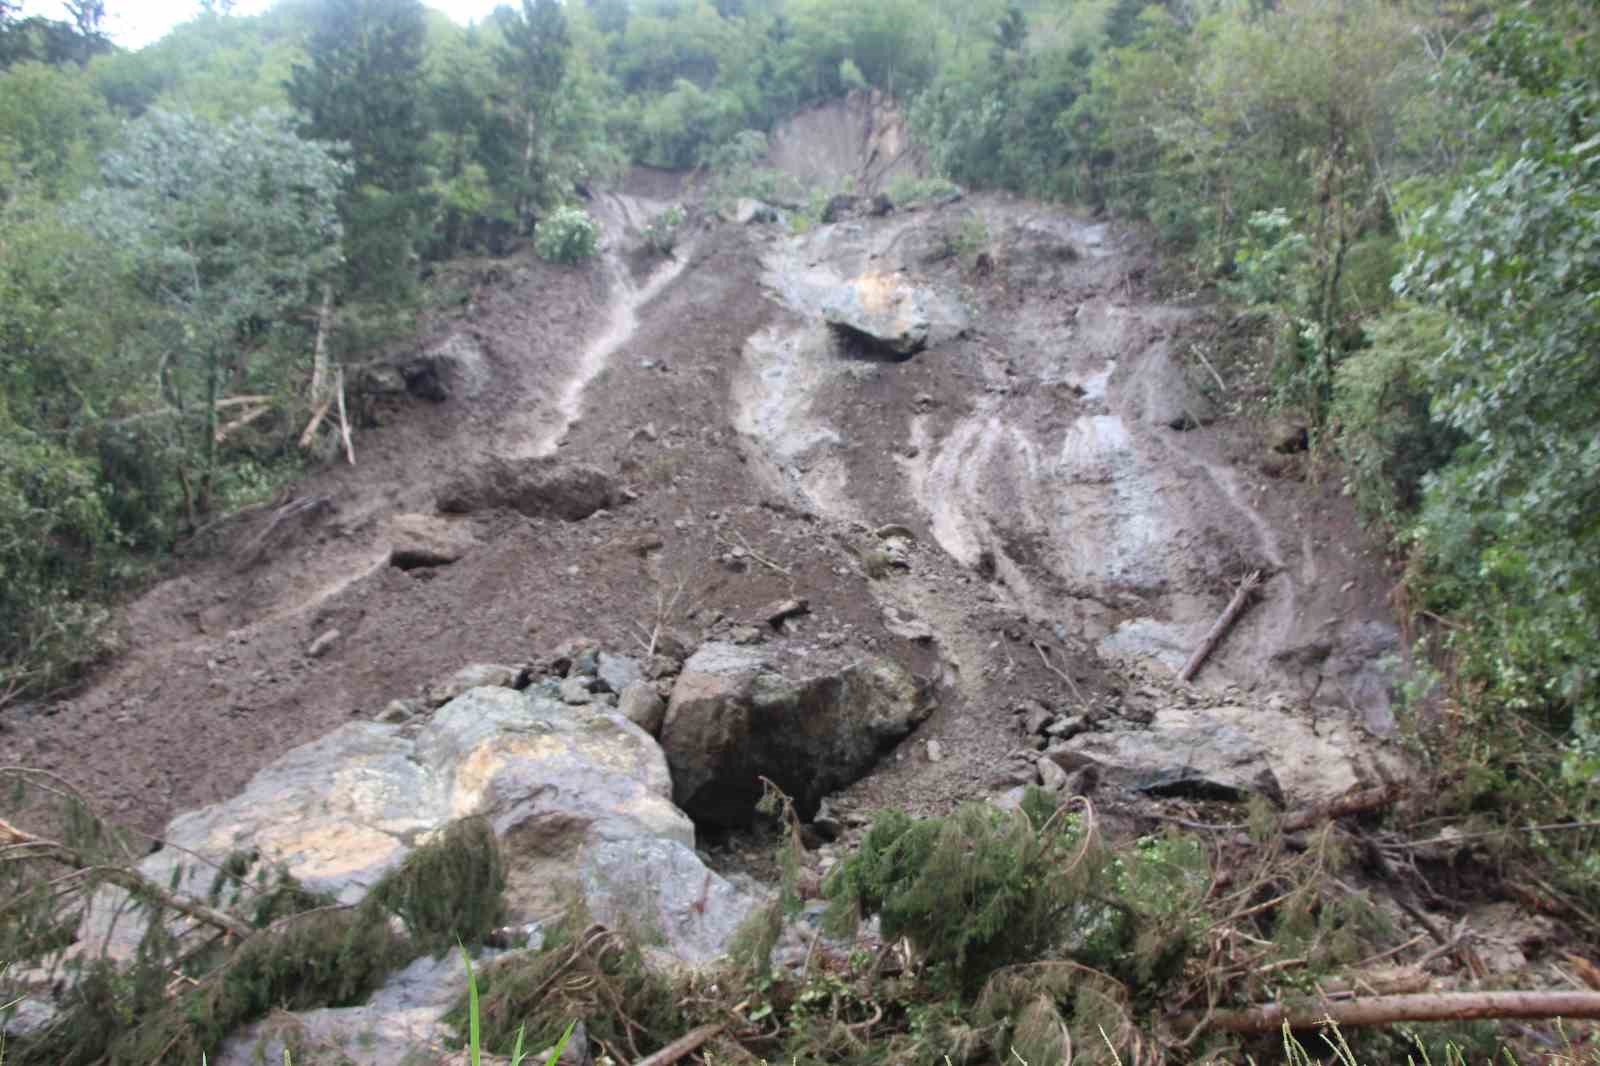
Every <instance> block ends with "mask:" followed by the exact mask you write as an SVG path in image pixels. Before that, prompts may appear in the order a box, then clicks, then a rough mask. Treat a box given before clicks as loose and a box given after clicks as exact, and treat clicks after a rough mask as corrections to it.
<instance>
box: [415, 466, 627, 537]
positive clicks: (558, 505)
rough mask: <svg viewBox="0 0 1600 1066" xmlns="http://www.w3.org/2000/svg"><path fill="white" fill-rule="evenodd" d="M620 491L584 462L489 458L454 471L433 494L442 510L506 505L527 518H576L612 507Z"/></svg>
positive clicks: (467, 511) (466, 511)
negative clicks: (451, 480) (455, 473)
mask: <svg viewBox="0 0 1600 1066" xmlns="http://www.w3.org/2000/svg"><path fill="white" fill-rule="evenodd" d="M620 501H621V494H620V492H619V491H618V489H617V485H616V483H615V481H614V480H613V479H612V477H611V475H609V474H607V473H606V472H605V471H603V470H601V469H600V468H599V467H596V466H590V465H588V464H586V463H567V462H562V461H560V460H557V459H504V458H499V457H494V458H490V459H486V460H483V461H482V462H480V463H478V464H477V465H476V466H474V467H472V468H470V469H468V470H466V471H465V472H463V473H461V474H459V475H457V477H456V478H455V480H454V481H453V482H452V483H450V484H448V485H447V486H446V487H445V488H444V489H443V491H441V492H440V493H439V498H438V501H437V506H438V508H439V510H440V512H442V513H444V514H471V513H472V512H474V511H484V510H491V509H494V508H500V507H503V508H508V509H510V510H513V511H516V512H518V513H520V514H524V515H527V516H528V517H529V518H556V519H560V520H562V521H565V522H581V521H582V520H583V519H585V518H588V517H589V516H590V515H592V514H594V513H595V512H596V511H599V510H602V509H604V508H608V507H613V506H616V505H617V504H618V503H619V502H620Z"/></svg>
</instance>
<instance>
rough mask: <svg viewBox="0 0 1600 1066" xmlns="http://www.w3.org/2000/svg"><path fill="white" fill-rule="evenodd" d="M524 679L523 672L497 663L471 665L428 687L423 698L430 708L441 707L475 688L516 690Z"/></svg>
mask: <svg viewBox="0 0 1600 1066" xmlns="http://www.w3.org/2000/svg"><path fill="white" fill-rule="evenodd" d="M525 677H526V674H525V672H524V671H523V670H521V669H519V668H518V667H515V666H502V665H500V664H499V663H473V664H472V665H471V666H463V667H462V668H461V669H459V670H457V671H456V672H455V673H453V674H451V675H450V676H449V677H447V678H445V679H444V680H443V681H436V682H434V683H433V684H431V685H429V686H428V687H427V689H426V691H424V693H423V696H424V697H425V698H426V699H427V701H428V706H430V707H441V706H443V705H444V704H446V703H449V702H450V701H451V700H453V699H455V698H456V697H457V696H460V695H464V694H465V693H468V692H471V691H472V690H473V689H475V688H516V687H518V683H519V682H521V681H522V680H523V679H524V678H525Z"/></svg>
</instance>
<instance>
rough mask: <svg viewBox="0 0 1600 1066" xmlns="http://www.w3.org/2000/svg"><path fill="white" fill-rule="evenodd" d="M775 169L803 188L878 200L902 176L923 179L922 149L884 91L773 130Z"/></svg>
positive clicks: (806, 114) (858, 96)
mask: <svg viewBox="0 0 1600 1066" xmlns="http://www.w3.org/2000/svg"><path fill="white" fill-rule="evenodd" d="M770 162H771V164H772V166H774V167H776V168H777V169H779V170H782V171H784V172H785V173H788V174H792V175H793V176H794V177H795V178H797V179H798V180H799V181H800V183H801V184H802V185H805V186H808V187H821V188H826V189H839V190H844V191H849V192H855V193H859V194H862V195H866V196H872V195H875V194H877V193H880V192H883V191H884V189H885V188H887V187H888V184H889V183H890V182H891V181H893V180H894V179H895V178H898V177H912V178H915V177H921V176H922V174H923V173H924V172H925V170H926V166H927V164H926V160H925V157H924V154H923V152H922V149H921V148H920V147H919V146H918V145H917V144H916V143H915V142H913V141H912V139H911V134H910V132H909V131H908V130H907V129H906V122H905V117H904V116H903V115H901V113H900V111H899V110H898V109H897V108H895V106H894V105H893V102H892V101H891V100H890V99H889V98H888V97H886V96H885V95H884V94H883V93H882V92H880V91H879V90H876V89H874V90H871V91H870V92H869V91H864V90H863V91H857V92H853V93H851V94H850V95H849V96H847V97H845V98H844V99H842V100H835V101H834V102H832V103H830V104H824V105H823V106H821V107H815V108H812V109H810V110H808V111H803V112H801V113H800V114H798V115H796V116H795V117H793V118H791V119H790V120H788V121H787V122H785V123H783V124H782V125H781V126H779V127H778V128H777V129H776V130H775V131H773V134H772V137H771V155H770Z"/></svg>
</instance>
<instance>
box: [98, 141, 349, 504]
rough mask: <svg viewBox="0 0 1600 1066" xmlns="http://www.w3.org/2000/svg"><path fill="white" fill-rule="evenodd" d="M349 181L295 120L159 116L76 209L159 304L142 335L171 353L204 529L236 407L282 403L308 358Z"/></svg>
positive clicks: (180, 429)
mask: <svg viewBox="0 0 1600 1066" xmlns="http://www.w3.org/2000/svg"><path fill="white" fill-rule="evenodd" d="M343 173H344V171H343V169H342V168H341V166H340V165H339V164H338V163H336V162H335V161H334V160H333V158H332V157H331V156H330V154H329V153H328V151H327V150H326V149H325V148H324V147H323V146H321V145H319V144H316V143H315V142H311V141H304V140H301V139H300V138H299V137H298V136H296V135H295V133H294V131H293V129H292V127H291V126H290V124H289V122H288V120H287V119H286V118H285V117H284V116H282V115H274V114H272V113H270V112H262V113H260V114H258V115H256V116H254V117H252V118H249V119H236V120H234V121H233V122H230V123H228V124H227V125H226V126H221V127H217V126H213V125H211V124H209V123H207V122H204V121H203V120H200V119H196V118H194V117H192V116H185V115H173V114H168V113H166V112H160V111H156V112H151V113H150V114H149V115H147V116H146V117H145V118H143V119H141V120H139V121H138V122H136V123H134V124H132V125H131V126H130V127H129V128H128V130H127V132H126V134H125V136H124V139H123V142H122V144H121V145H120V146H119V147H118V148H117V149H116V150H115V151H113V152H111V153H109V154H108V155H107V157H106V159H105V163H104V178H105V184H104V186H103V187H101V188H97V189H93V190H90V192H89V193H88V194H86V196H85V198H84V199H83V201H82V203H81V204H80V205H79V206H78V208H77V209H76V211H77V215H78V217H79V218H80V219H81V220H82V223H83V224H84V225H85V226H87V227H89V228H91V229H92V230H94V231H95V232H96V233H97V234H98V235H99V236H100V237H101V238H102V239H103V240H105V241H106V242H107V243H109V244H112V245H114V246H116V247H118V248H120V249H123V250H124V251H125V253H126V254H127V256H128V257H129V261H130V264H129V265H130V269H131V272H132V280H133V283H134V285H135V286H136V287H137V288H138V289H139V290H140V291H141V292H142V293H143V294H144V295H145V297H146V298H147V299H148V300H149V301H150V312H151V313H150V314H149V316H148V318H147V320H146V321H145V323H144V324H143V328H142V330H141V333H142V334H143V343H145V344H147V345H148V346H149V347H150V348H151V349H153V350H155V351H158V352H160V353H161V355H160V356H159V365H160V369H159V371H158V372H157V375H156V377H157V380H158V382H159V383H160V386H161V397H160V398H161V400H162V401H163V402H164V403H165V404H166V405H167V406H168V407H170V408H171V414H170V416H168V421H169V424H170V426H171V427H172V429H173V432H174V434H175V437H174V443H175V445H176V447H177V448H178V449H179V450H180V454H181V456H182V458H180V459H179V461H178V473H179V480H180V482H181V483H182V484H183V486H184V490H185V496H186V501H187V506H188V508H189V513H190V516H191V518H193V517H194V516H195V515H197V514H203V513H205V512H206V511H208V510H209V509H210V508H211V506H212V503H213V494H214V491H215V489H216V479H217V475H218V469H219V449H218V428H219V425H220V421H219V414H218V412H219V410H220V409H219V407H218V403H219V402H220V401H221V400H222V399H223V398H224V394H225V393H230V392H258V393H271V392H274V391H277V390H278V389H280V388H282V387H283V385H284V383H285V378H286V377H287V376H288V374H289V373H290V372H291V368H292V366H293V363H294V362H295V361H298V359H299V358H301V355H300V352H303V350H304V349H303V348H300V347H299V343H295V342H301V341H303V330H302V328H301V327H299V326H297V325H296V324H294V323H293V319H294V318H295V317H296V316H297V313H298V312H300V311H301V310H303V309H304V308H305V307H306V306H307V305H308V304H309V303H310V302H311V300H312V294H313V289H314V283H315V282H316V281H318V280H319V279H320V278H321V277H323V276H325V275H326V274H327V273H328V272H329V271H330V270H332V269H333V268H334V267H335V266H336V264H337V263H338V261H339V252H340V237H341V226H340V222H339V218H338V215H337V214H336V211H335V204H336V201H337V196H338V188H339V181H340V179H341V177H342V176H343ZM285 342H289V343H285ZM297 348H298V349H299V350H298V351H297V350H296V349H297Z"/></svg>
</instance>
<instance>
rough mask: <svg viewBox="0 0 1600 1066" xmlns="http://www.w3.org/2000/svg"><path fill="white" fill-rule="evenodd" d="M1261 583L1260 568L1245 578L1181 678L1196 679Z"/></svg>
mask: <svg viewBox="0 0 1600 1066" xmlns="http://www.w3.org/2000/svg"><path fill="white" fill-rule="evenodd" d="M1260 585H1261V571H1259V570H1256V571H1254V572H1252V573H1251V574H1250V576H1249V577H1247V578H1245V579H1244V582H1243V583H1242V584H1241V585H1240V586H1239V589H1238V591H1237V592H1235V593H1234V594H1233V599H1231V600H1229V601H1228V606H1227V607H1226V608H1225V609H1224V610H1223V612H1222V616H1221V617H1219V618H1218V619H1217V620H1216V621H1215V622H1214V623H1212V625H1211V629H1210V630H1209V631H1208V632H1207V633H1206V635H1205V639H1204V640H1202V641H1201V642H1200V646H1199V647H1198V648H1196V649H1195V652H1194V654H1193V655H1191V656H1189V662H1188V663H1187V664H1186V665H1185V666H1184V668H1183V672H1182V673H1181V674H1179V675H1178V678H1179V680H1181V681H1186V682H1187V681H1193V680H1194V675H1196V674H1198V673H1199V672H1200V667H1201V666H1203V665H1204V664H1205V661H1206V659H1207V658H1209V657H1210V655H1211V653H1212V652H1214V651H1216V650H1217V645H1218V644H1220V643H1222V638H1223V637H1225V636H1227V635H1228V630H1230V629H1232V628H1233V624H1234V623H1235V622H1237V621H1238V620H1239V616H1240V615H1241V614H1244V611H1245V608H1246V607H1248V606H1250V598H1251V595H1252V594H1253V593H1254V592H1255V590H1256V589H1257V588H1258V587H1260Z"/></svg>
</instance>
